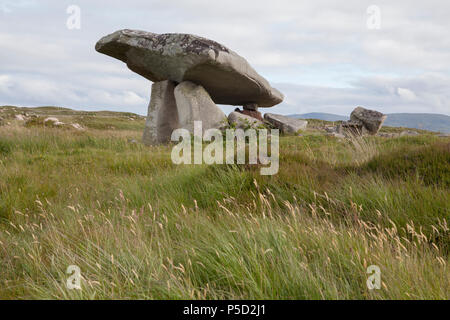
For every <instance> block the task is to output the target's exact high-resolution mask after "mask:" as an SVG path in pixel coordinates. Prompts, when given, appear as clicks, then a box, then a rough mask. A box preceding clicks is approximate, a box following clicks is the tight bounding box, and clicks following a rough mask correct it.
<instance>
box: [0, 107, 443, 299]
mask: <svg viewBox="0 0 450 320" xmlns="http://www.w3.org/2000/svg"><path fill="white" fill-rule="evenodd" d="M0 110H3V111H0V116H2V117H4V119H5V120H4V123H3V125H0V264H1V267H0V299H18V298H19V299H20V298H22V299H133V298H134V299H370V300H375V299H411V298H414V299H445V300H448V299H450V280H449V278H448V274H449V272H450V258H449V254H450V233H449V227H448V226H449V219H450V211H449V207H448V203H450V138H445V137H439V136H437V135H435V134H431V133H430V132H425V131H421V133H423V134H419V135H417V136H411V137H408V136H404V137H396V138H383V137H379V136H370V137H366V138H355V139H337V138H334V137H331V136H327V135H326V134H324V133H323V132H321V131H319V130H316V129H308V130H306V131H305V132H303V134H302V136H283V137H281V139H280V167H279V168H280V170H279V172H278V174H277V175H274V176H261V175H260V171H259V167H260V165H175V164H174V163H173V162H172V161H171V151H172V145H163V146H154V147H145V146H144V145H143V144H141V143H140V142H139V141H141V137H142V130H143V127H144V119H143V117H139V116H136V115H133V114H128V113H109V112H100V113H86V114H84V113H83V112H81V111H72V110H69V109H60V108H44V109H42V108H40V109H39V108H38V109H35V110H25V109H20V110H19V109H14V108H0ZM23 112H27V113H28V114H29V113H36V114H37V113H39V115H37V119H39V118H40V117H42V116H44V115H45V116H49V115H52V116H58V119H60V120H63V121H64V122H66V123H72V122H77V123H79V124H80V125H82V126H83V128H84V130H82V131H79V130H76V129H74V128H71V127H67V128H66V127H61V128H58V127H46V126H43V125H42V123H41V122H39V121H31V122H30V123H29V124H28V125H25V123H24V121H21V120H19V119H17V118H15V115H17V114H21V113H23ZM33 119H34V118H33ZM71 265H76V266H78V267H79V268H80V270H81V274H82V281H81V287H82V290H68V289H67V288H66V286H65V283H66V279H67V277H68V275H67V274H66V270H67V268H68V266H71ZM371 265H376V266H379V268H380V270H381V279H382V283H381V289H379V290H369V289H368V288H367V285H366V281H367V277H368V274H367V268H368V267H369V266H371Z"/></svg>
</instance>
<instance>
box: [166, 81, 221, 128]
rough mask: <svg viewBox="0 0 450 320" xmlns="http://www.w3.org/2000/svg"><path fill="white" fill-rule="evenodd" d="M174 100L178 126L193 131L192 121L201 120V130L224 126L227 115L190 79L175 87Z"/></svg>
mask: <svg viewBox="0 0 450 320" xmlns="http://www.w3.org/2000/svg"><path fill="white" fill-rule="evenodd" d="M175 102H176V107H177V112H178V121H179V125H178V127H180V128H185V129H187V130H189V132H191V133H192V134H193V133H194V121H201V122H202V129H203V132H204V131H205V130H208V129H211V128H220V127H222V126H224V124H225V122H226V118H227V116H226V115H225V113H224V112H223V111H222V110H221V109H219V107H217V105H216V104H215V103H214V101H212V99H211V97H210V96H209V94H208V92H206V90H205V89H204V88H203V87H202V86H200V85H196V84H195V83H193V82H190V81H184V82H182V83H180V84H179V85H177V86H176V87H175Z"/></svg>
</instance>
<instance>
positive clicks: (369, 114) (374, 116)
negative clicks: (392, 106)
mask: <svg viewBox="0 0 450 320" xmlns="http://www.w3.org/2000/svg"><path fill="white" fill-rule="evenodd" d="M386 118H387V116H386V115H384V114H382V113H381V112H378V111H375V110H368V109H364V108H363V107H357V108H355V110H353V112H352V113H351V114H350V121H352V122H354V123H358V122H359V123H361V124H362V125H363V126H364V128H365V129H367V131H368V133H369V134H371V135H374V134H377V132H378V131H379V130H380V128H381V126H382V125H383V122H384V120H386Z"/></svg>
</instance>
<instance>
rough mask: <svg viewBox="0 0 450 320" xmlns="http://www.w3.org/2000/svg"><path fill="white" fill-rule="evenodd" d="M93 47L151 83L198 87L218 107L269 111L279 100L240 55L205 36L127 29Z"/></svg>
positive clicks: (105, 38) (266, 82) (281, 99)
mask: <svg viewBox="0 0 450 320" xmlns="http://www.w3.org/2000/svg"><path fill="white" fill-rule="evenodd" d="M95 49H96V50H97V51H98V52H101V53H103V54H106V55H109V56H112V57H114V58H117V59H119V60H121V61H123V62H125V63H126V64H127V66H128V68H129V69H131V70H132V71H134V72H136V73H138V74H140V75H141V76H143V77H145V78H147V79H149V80H151V81H153V82H159V81H164V80H170V81H173V82H176V83H181V82H183V81H191V82H193V83H195V84H198V85H201V86H202V87H203V88H205V90H206V91H207V92H208V93H209V95H210V96H211V98H212V100H213V101H214V102H215V103H217V104H229V105H246V104H251V103H256V104H257V105H258V106H259V107H272V106H274V105H276V104H278V103H280V102H282V101H283V94H282V93H280V92H279V91H278V90H277V89H275V88H272V87H271V85H270V84H269V82H268V81H267V80H266V79H264V78H263V77H262V76H261V75H259V74H258V73H257V72H256V71H255V70H254V69H253V68H252V67H251V66H250V64H249V63H248V62H247V61H246V60H245V59H244V58H243V57H241V56H239V55H238V54H237V53H235V52H233V51H231V50H230V49H228V48H226V47H225V46H223V45H221V44H219V43H217V42H215V41H212V40H209V39H206V38H202V37H198V36H195V35H191V34H178V33H167V34H155V33H151V32H145V31H137V30H127V29H126V30H119V31H116V32H114V33H112V34H110V35H108V36H106V37H104V38H102V39H100V41H98V42H97V44H96V46H95Z"/></svg>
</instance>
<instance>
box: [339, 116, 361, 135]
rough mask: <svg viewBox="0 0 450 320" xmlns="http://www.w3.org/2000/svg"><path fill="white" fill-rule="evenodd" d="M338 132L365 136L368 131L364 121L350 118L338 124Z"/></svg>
mask: <svg viewBox="0 0 450 320" xmlns="http://www.w3.org/2000/svg"><path fill="white" fill-rule="evenodd" d="M336 132H337V133H339V134H343V135H345V136H363V135H366V134H367V132H368V131H367V129H366V127H365V126H364V125H363V123H362V122H360V121H353V120H350V121H343V122H342V123H341V124H339V125H337V127H336Z"/></svg>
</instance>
